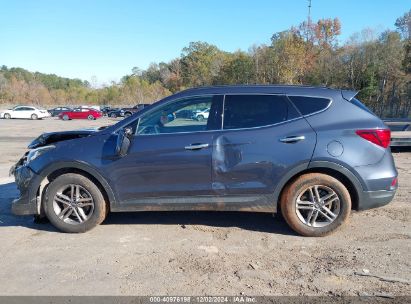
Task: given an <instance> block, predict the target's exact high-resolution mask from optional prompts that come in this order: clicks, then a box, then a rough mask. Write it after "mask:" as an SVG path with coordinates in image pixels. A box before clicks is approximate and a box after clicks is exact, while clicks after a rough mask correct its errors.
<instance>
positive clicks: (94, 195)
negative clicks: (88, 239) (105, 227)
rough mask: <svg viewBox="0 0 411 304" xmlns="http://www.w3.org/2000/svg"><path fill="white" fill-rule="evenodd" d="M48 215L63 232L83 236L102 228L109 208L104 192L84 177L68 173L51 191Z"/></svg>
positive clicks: (46, 205)
mask: <svg viewBox="0 0 411 304" xmlns="http://www.w3.org/2000/svg"><path fill="white" fill-rule="evenodd" d="M44 211H45V213H46V216H47V218H48V219H49V220H50V222H51V223H52V224H53V225H54V226H55V227H56V228H58V229H59V230H61V231H64V232H69V233H79V232H86V231H88V230H91V229H92V228H94V227H95V226H97V225H99V224H101V223H102V222H103V221H104V219H105V217H106V211H107V206H106V202H105V200H104V197H103V194H102V193H101V191H100V189H99V188H98V187H97V186H96V185H95V184H94V183H93V182H92V181H91V180H89V179H88V178H86V177H84V176H83V175H79V174H74V173H68V174H63V175H61V176H59V177H57V178H56V179H55V180H54V181H52V182H51V183H50V185H49V187H48V188H47V194H46V200H45V205H44Z"/></svg>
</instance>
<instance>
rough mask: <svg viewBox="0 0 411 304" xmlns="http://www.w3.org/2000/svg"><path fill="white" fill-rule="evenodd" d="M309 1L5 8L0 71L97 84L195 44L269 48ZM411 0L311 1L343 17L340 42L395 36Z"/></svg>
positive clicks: (136, 0)
mask: <svg viewBox="0 0 411 304" xmlns="http://www.w3.org/2000/svg"><path fill="white" fill-rule="evenodd" d="M307 5H308V0H278V1H275V0H248V1H246V0H151V1H150V0H57V1H56V0H12V1H11V0H0V65H6V66H8V67H22V68H25V69H28V70H29V71H33V72H34V71H39V72H43V73H53V74H57V75H59V76H64V77H70V78H80V79H83V80H88V81H91V80H93V81H96V82H97V83H99V84H103V83H109V82H110V81H118V80H119V79H120V78H121V77H122V76H124V75H127V74H130V73H131V69H132V68H133V67H139V68H141V69H145V68H147V67H148V65H149V64H150V63H151V62H161V61H164V62H168V61H169V60H171V59H173V58H176V57H178V56H180V54H181V50H182V49H183V48H184V47H185V46H188V44H189V42H190V41H205V42H208V43H211V44H214V45H216V46H217V47H218V48H220V49H222V50H224V51H230V52H232V51H236V50H238V49H242V50H245V51H246V50H248V48H249V47H250V46H252V45H253V44H262V43H265V44H269V43H270V37H271V36H272V34H273V33H275V32H279V31H282V30H286V29H288V28H290V27H291V26H293V25H298V24H300V23H301V22H302V21H304V20H306V19H307V11H308V9H307ZM410 9H411V2H410V1H409V0H390V1H388V0H312V8H311V16H312V17H311V18H312V20H314V21H315V20H318V19H319V18H334V17H338V18H339V19H340V21H341V23H342V34H341V38H340V39H341V42H342V43H343V41H344V40H346V39H348V38H349V37H350V36H351V35H352V34H353V33H355V32H359V31H361V30H362V29H364V28H373V29H376V30H377V31H383V30H385V29H394V23H395V20H396V19H397V18H398V17H399V16H402V15H403V14H404V13H405V12H406V11H408V10H410Z"/></svg>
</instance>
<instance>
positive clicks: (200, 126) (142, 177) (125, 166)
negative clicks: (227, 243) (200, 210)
mask: <svg viewBox="0 0 411 304" xmlns="http://www.w3.org/2000/svg"><path fill="white" fill-rule="evenodd" d="M204 109H210V114H209V116H208V118H207V119H198V118H196V116H195V113H197V111H199V110H204ZM221 110H222V96H218V95H214V96H213V95H210V96H197V97H190V98H185V99H180V100H177V101H173V102H169V103H167V104H165V105H162V106H160V107H156V108H153V109H152V111H150V112H148V113H146V114H145V115H144V116H143V117H141V118H140V120H139V122H135V124H134V125H132V127H133V129H134V130H135V131H134V132H135V135H134V137H133V138H132V143H131V147H130V149H129V151H128V154H127V155H126V156H124V157H123V158H122V159H120V160H118V161H115V162H114V163H113V164H112V165H111V168H108V170H107V171H108V172H109V174H110V178H111V180H113V181H115V182H114V185H115V191H116V193H117V196H118V198H119V201H120V204H122V205H133V204H142V203H144V202H147V200H150V199H157V198H167V200H163V203H170V202H171V203H172V202H173V198H175V202H177V201H178V203H184V202H187V203H189V199H190V198H192V197H193V196H204V195H212V186H211V179H212V177H211V176H212V173H211V172H212V170H211V166H212V150H213V147H212V145H213V139H214V136H215V132H213V131H214V130H219V129H221ZM159 203H161V201H159Z"/></svg>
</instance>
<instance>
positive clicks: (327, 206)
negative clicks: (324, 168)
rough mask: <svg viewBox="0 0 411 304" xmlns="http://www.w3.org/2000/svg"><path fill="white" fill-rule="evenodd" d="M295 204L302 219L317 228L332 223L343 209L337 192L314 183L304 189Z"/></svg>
mask: <svg viewBox="0 0 411 304" xmlns="http://www.w3.org/2000/svg"><path fill="white" fill-rule="evenodd" d="M295 205H296V206H295V207H296V213H297V216H298V218H299V219H300V221H301V222H303V223H304V224H305V225H307V226H310V227H315V228H319V227H325V226H328V225H330V224H331V223H332V222H334V221H335V219H336V218H337V217H338V215H339V214H340V210H341V204H340V198H339V197H338V195H337V193H335V191H334V190H333V189H331V188H330V187H327V186H324V185H314V186H310V187H308V188H306V189H304V190H303V191H302V192H301V193H300V195H299V196H298V197H297V199H296V201H295Z"/></svg>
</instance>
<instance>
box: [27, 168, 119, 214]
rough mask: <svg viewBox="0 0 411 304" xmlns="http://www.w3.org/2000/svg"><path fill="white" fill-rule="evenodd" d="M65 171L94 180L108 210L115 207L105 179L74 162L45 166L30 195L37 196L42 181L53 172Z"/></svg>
mask: <svg viewBox="0 0 411 304" xmlns="http://www.w3.org/2000/svg"><path fill="white" fill-rule="evenodd" d="M65 169H67V173H69V172H70V171H74V172H75V171H77V172H78V171H80V172H79V173H81V172H84V173H86V174H87V175H89V176H91V177H92V178H94V179H95V180H96V181H98V182H99V184H100V185H101V186H102V187H103V189H102V190H103V191H104V192H105V194H106V195H107V199H108V204H109V206H110V209H111V206H113V205H115V203H116V201H117V200H116V196H115V194H114V192H113V190H112V188H111V186H110V185H109V183H108V182H107V181H106V179H105V178H104V177H103V176H102V175H101V174H100V173H99V172H98V171H97V170H96V169H94V168H93V167H91V166H90V165H88V164H85V163H82V162H76V161H64V162H58V163H53V164H51V165H49V166H47V167H46V168H44V169H43V170H42V171H41V173H40V174H39V176H40V178H39V180H38V182H37V183H36V184H35V185H33V189H32V190H33V192H34V193H32V194H33V195H37V191H38V190H39V189H40V187H41V186H42V185H43V187H44V181H45V180H47V179H48V177H49V176H50V175H52V174H53V173H55V172H58V171H60V170H65ZM103 194H104V193H103ZM41 203H42V193H40V200H39V204H41ZM39 208H40V206H39Z"/></svg>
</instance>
